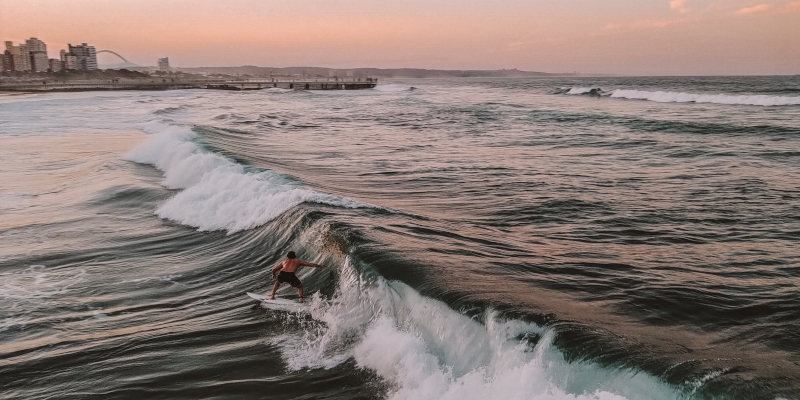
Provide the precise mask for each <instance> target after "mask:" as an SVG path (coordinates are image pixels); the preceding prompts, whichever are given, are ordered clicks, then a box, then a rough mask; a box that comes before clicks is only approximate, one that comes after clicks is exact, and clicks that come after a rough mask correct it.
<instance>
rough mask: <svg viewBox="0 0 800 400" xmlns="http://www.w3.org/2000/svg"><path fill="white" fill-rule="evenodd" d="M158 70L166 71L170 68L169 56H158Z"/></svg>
mask: <svg viewBox="0 0 800 400" xmlns="http://www.w3.org/2000/svg"><path fill="white" fill-rule="evenodd" d="M158 70H159V71H164V72H168V71H169V70H170V67H169V57H164V58H159V59H158Z"/></svg>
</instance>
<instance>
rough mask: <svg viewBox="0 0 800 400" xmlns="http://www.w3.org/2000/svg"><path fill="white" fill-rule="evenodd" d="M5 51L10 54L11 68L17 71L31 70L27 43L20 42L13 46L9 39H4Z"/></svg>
mask: <svg viewBox="0 0 800 400" xmlns="http://www.w3.org/2000/svg"><path fill="white" fill-rule="evenodd" d="M6 51H8V53H9V54H10V55H11V63H12V65H13V70H14V71H18V72H28V71H30V70H31V58H30V54H28V45H25V44H20V45H19V46H14V43H13V42H11V41H6Z"/></svg>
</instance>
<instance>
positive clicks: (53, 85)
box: [0, 77, 378, 92]
mask: <svg viewBox="0 0 800 400" xmlns="http://www.w3.org/2000/svg"><path fill="white" fill-rule="evenodd" d="M377 84H378V79H377V78H352V79H340V78H328V79H310V80H309V79H297V80H295V79H182V78H169V77H163V78H162V77H149V78H119V79H86V80H59V79H38V80H19V81H8V80H5V81H0V92H3V91H8V92H78V91H95V90H177V89H215V90H234V91H240V90H262V89H270V88H280V89H289V90H359V89H371V88H374V87H375V86H376V85H377Z"/></svg>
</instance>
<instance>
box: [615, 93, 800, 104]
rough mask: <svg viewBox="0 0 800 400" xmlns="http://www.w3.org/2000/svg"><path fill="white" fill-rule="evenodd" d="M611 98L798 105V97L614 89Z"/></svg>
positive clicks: (660, 101) (799, 102) (799, 98)
mask: <svg viewBox="0 0 800 400" xmlns="http://www.w3.org/2000/svg"><path fill="white" fill-rule="evenodd" d="M610 96H611V97H617V98H626V99H638V100H649V101H656V102H659V103H714V104H739V105H754V106H789V105H800V96H768V95H763V94H754V95H730V94H696V93H681V92H661V91H658V92H648V91H643V90H623V89H616V90H614V91H613V92H611V95H610Z"/></svg>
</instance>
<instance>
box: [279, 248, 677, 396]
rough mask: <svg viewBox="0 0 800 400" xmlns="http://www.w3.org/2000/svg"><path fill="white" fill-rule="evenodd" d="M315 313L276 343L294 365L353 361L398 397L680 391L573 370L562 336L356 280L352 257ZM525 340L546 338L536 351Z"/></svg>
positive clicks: (630, 377) (642, 377)
mask: <svg viewBox="0 0 800 400" xmlns="http://www.w3.org/2000/svg"><path fill="white" fill-rule="evenodd" d="M311 305H312V310H313V311H312V315H313V316H314V318H315V319H317V320H321V321H324V322H325V324H310V325H303V326H301V328H302V330H303V333H302V336H303V337H302V338H301V339H299V340H298V339H297V337H293V336H296V335H297V334H294V335H292V334H287V336H286V337H282V338H278V339H277V340H274V341H273V344H275V345H276V346H278V347H279V348H280V349H281V353H282V355H283V357H284V360H285V361H286V363H287V366H288V367H289V368H290V369H293V370H297V369H302V368H331V367H333V366H335V365H338V364H339V363H341V362H344V360H346V359H348V358H350V357H352V358H353V359H355V361H356V363H357V365H358V366H359V367H361V368H366V369H370V370H372V371H374V372H375V373H376V374H377V375H379V376H380V377H381V378H382V379H384V380H385V381H386V382H388V383H389V384H390V385H391V387H390V389H389V393H388V395H389V396H388V397H389V398H391V399H454V400H455V399H459V400H461V399H463V400H471V399H481V400H483V399H487V398H498V399H499V398H502V399H603V400H617V399H634V398H641V399H674V398H678V397H679V396H678V394H677V392H676V391H675V390H674V389H673V388H671V387H669V386H668V385H666V384H664V383H662V382H661V381H659V380H658V379H656V378H654V377H652V376H648V375H647V374H644V373H641V372H637V371H630V370H624V369H623V370H619V369H613V370H612V369H607V368H602V367H600V366H598V365H596V364H594V363H591V362H577V363H569V362H567V361H566V360H565V359H564V357H563V355H562V354H561V352H560V351H559V350H558V349H557V348H556V347H555V346H554V345H553V339H554V333H553V331H552V330H550V329H548V328H543V327H540V326H538V325H536V324H533V323H528V322H523V321H518V320H507V319H503V318H500V317H499V316H498V315H497V314H495V313H491V312H490V313H488V314H487V315H486V316H485V318H484V319H483V320H481V321H476V320H473V319H471V318H469V317H467V316H465V315H462V314H460V313H457V312H455V311H453V310H452V309H450V308H449V307H448V306H447V305H446V304H445V303H442V302H440V301H437V300H434V299H431V298H428V297H425V296H422V295H420V294H419V293H417V292H416V291H415V290H413V289H412V288H411V287H409V286H407V285H405V284H403V283H400V282H395V281H385V280H383V279H382V278H380V277H375V278H374V279H373V280H372V281H369V282H368V281H365V280H364V279H362V278H359V277H358V274H357V273H356V272H355V268H354V266H353V265H352V262H351V260H350V259H349V258H348V259H347V261H346V262H345V265H344V266H343V267H342V279H340V285H339V288H338V290H337V292H336V294H335V295H334V297H333V298H332V300H331V301H325V300H323V299H321V298H319V297H318V296H317V297H316V298H314V299H313V300H312V302H311ZM523 335H536V336H539V337H540V339H539V341H538V342H537V343H536V344H535V346H534V345H531V344H529V343H528V342H527V341H526V340H524V339H521V337H522V336H523Z"/></svg>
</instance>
